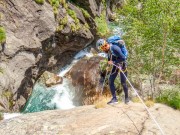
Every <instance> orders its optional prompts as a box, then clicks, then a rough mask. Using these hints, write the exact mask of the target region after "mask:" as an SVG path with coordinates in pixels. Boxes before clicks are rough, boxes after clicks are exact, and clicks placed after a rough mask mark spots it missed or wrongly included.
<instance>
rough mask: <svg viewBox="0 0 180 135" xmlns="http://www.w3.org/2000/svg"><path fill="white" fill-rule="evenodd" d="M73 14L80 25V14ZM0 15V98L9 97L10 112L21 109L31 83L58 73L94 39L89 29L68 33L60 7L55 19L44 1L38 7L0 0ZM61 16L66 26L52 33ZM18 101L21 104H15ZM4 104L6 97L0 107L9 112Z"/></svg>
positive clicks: (27, 0)
mask: <svg viewBox="0 0 180 135" xmlns="http://www.w3.org/2000/svg"><path fill="white" fill-rule="evenodd" d="M73 7H74V8H75V6H74V5H72V6H71V8H73ZM76 12H77V16H78V17H79V19H80V20H81V21H80V26H83V25H84V23H86V20H85V19H84V18H83V15H82V13H81V11H78V10H77V11H76ZM78 12H79V13H78ZM0 15H1V18H0V25H1V26H3V27H4V28H5V30H6V37H7V38H6V43H5V44H4V45H3V46H1V48H0V97H2V93H3V92H4V91H9V92H10V93H11V94H12V95H13V96H12V98H11V101H10V102H12V103H13V105H12V106H13V107H11V109H14V110H18V109H19V108H21V107H23V105H24V104H23V103H24V100H25V101H26V100H27V99H28V98H29V96H30V93H31V92H32V87H33V85H34V82H35V81H36V80H37V79H38V78H39V77H40V75H41V74H42V73H43V72H44V71H46V70H48V71H58V70H59V69H60V68H61V67H62V66H64V65H65V64H67V63H68V62H70V61H71V59H72V56H73V55H74V54H75V53H76V52H77V51H79V50H81V49H83V48H84V47H85V46H87V45H88V44H90V43H91V42H92V41H93V39H94V36H93V35H92V33H91V30H89V29H84V27H80V29H79V30H77V31H72V29H71V24H72V23H74V19H73V18H72V17H71V16H69V15H68V14H67V11H66V9H65V8H63V6H62V5H60V6H59V9H58V14H57V18H55V16H54V13H53V8H52V6H51V5H50V4H49V3H48V2H47V1H45V2H44V4H43V5H39V4H37V3H36V2H35V1H34V0H13V1H12V0H1V1H0ZM64 16H67V17H68V19H67V24H66V25H65V27H64V28H63V29H62V30H61V31H56V29H57V26H58V25H59V19H62V18H63V17H64ZM87 23H90V22H87ZM94 27H95V25H94ZM21 99H23V101H22V102H21V101H18V100H21ZM8 102H9V101H8V100H7V97H3V98H0V106H1V108H2V107H3V108H7V109H5V110H9V107H5V106H2V104H8ZM19 103H21V104H19Z"/></svg>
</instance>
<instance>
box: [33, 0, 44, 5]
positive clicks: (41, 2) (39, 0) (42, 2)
mask: <svg viewBox="0 0 180 135" xmlns="http://www.w3.org/2000/svg"><path fill="white" fill-rule="evenodd" d="M35 2H36V3H37V4H44V0H35Z"/></svg>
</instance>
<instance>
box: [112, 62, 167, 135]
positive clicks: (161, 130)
mask: <svg viewBox="0 0 180 135" xmlns="http://www.w3.org/2000/svg"><path fill="white" fill-rule="evenodd" d="M112 65H114V66H115V67H117V68H119V69H120V71H121V72H122V73H123V75H124V77H125V78H126V80H127V81H128V83H129V84H130V86H131V87H132V89H133V90H134V92H135V93H136V95H137V96H138V98H139V99H140V101H141V102H142V104H143V105H144V107H145V109H146V110H147V112H148V113H149V115H150V116H151V119H152V120H153V121H154V122H155V124H156V125H157V127H158V128H159V130H160V131H161V134H162V135H165V134H164V132H163V130H162V128H161V127H160V125H159V124H158V123H157V121H156V120H155V118H154V117H153V115H152V114H151V112H150V111H149V110H148V107H147V106H146V105H145V103H144V102H143V100H142V99H141V97H140V96H139V94H138V93H137V91H136V90H135V88H134V87H133V86H132V84H131V82H130V81H129V79H128V78H127V77H126V75H125V74H124V72H123V71H122V69H121V67H118V66H117V65H115V64H112Z"/></svg>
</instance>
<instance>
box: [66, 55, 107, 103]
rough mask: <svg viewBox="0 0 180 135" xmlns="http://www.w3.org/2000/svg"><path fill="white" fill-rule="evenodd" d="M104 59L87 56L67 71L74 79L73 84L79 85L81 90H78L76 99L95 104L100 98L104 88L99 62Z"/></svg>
mask: <svg viewBox="0 0 180 135" xmlns="http://www.w3.org/2000/svg"><path fill="white" fill-rule="evenodd" d="M103 59H104V58H102V57H99V56H95V57H91V58H86V57H85V58H84V59H81V60H80V61H78V62H77V63H76V64H75V65H74V66H73V67H72V69H71V70H70V71H69V72H68V73H67V75H66V76H68V77H69V78H70V79H71V80H72V83H73V85H74V86H76V87H79V91H77V92H76V96H75V99H74V100H77V99H79V101H78V102H81V103H82V104H85V105H89V104H93V103H94V102H95V101H96V100H97V99H98V97H99V95H100V92H101V90H102V89H101V87H102V85H101V84H100V79H101V74H100V69H99V62H100V61H101V60H103ZM108 92H109V91H108ZM105 93H107V92H105ZM105 93H103V94H105ZM76 97H77V99H76ZM79 97H81V98H79Z"/></svg>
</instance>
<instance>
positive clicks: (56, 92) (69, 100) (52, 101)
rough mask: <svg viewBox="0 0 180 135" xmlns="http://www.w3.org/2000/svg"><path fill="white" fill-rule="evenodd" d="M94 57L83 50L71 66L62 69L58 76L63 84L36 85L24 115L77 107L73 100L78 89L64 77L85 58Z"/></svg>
mask: <svg viewBox="0 0 180 135" xmlns="http://www.w3.org/2000/svg"><path fill="white" fill-rule="evenodd" d="M85 56H86V57H92V56H93V54H91V53H89V52H88V51H87V50H82V51H80V52H79V53H77V54H76V55H75V57H74V60H73V61H72V62H71V64H70V65H66V66H65V67H63V68H61V69H60V72H59V73H58V76H61V77H63V83H62V84H58V85H55V86H52V87H46V86H45V85H43V84H40V83H36V84H35V86H34V88H33V92H32V94H31V97H30V98H29V100H28V101H27V103H26V106H25V107H24V109H23V111H22V112H23V113H29V112H39V111H43V110H52V109H62V110H64V109H71V108H74V107H76V106H75V105H74V104H76V105H78V103H73V98H74V96H75V91H76V89H78V88H76V87H74V86H73V85H72V83H71V81H70V80H68V79H67V78H65V77H64V75H65V74H66V73H67V72H68V71H69V70H70V69H71V68H72V66H73V65H74V64H75V63H76V62H77V61H78V60H80V59H81V58H83V57H85Z"/></svg>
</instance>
